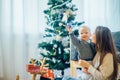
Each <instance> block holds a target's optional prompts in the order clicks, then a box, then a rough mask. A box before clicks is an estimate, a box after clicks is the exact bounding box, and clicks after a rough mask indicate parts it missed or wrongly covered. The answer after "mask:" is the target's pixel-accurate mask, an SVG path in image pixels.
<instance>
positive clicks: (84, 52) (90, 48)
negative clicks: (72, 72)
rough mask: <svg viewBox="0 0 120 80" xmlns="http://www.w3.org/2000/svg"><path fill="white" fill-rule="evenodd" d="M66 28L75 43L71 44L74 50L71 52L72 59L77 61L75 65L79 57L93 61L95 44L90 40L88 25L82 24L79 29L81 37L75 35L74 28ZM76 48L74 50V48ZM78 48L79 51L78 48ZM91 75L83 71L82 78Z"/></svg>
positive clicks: (85, 78)
mask: <svg viewBox="0 0 120 80" xmlns="http://www.w3.org/2000/svg"><path fill="white" fill-rule="evenodd" d="M66 29H67V30H68V31H69V35H70V39H71V42H72V44H73V45H74V46H75V47H73V45H72V46H71V48H72V50H71V51H72V52H71V60H74V61H76V63H75V65H76V64H77V63H78V58H79V59H83V60H87V61H92V60H93V58H94V55H95V48H94V44H93V43H92V42H91V41H90V36H91V33H90V29H89V28H88V27H87V26H82V27H80V29H79V39H78V38H77V37H75V35H74V34H73V33H72V28H71V27H69V26H67V27H66ZM73 48H74V50H73ZM75 49H77V52H78V53H77V52H76V50H75ZM78 55H79V57H78ZM79 73H80V72H79ZM88 77H89V76H87V75H86V74H84V73H82V74H81V78H82V79H83V80H87V78H88Z"/></svg>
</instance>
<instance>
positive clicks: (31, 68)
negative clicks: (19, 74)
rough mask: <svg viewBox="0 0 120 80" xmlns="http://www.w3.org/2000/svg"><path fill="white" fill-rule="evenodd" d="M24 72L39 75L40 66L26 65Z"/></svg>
mask: <svg viewBox="0 0 120 80" xmlns="http://www.w3.org/2000/svg"><path fill="white" fill-rule="evenodd" d="M26 71H27V72H30V73H32V74H34V73H40V66H39V65H33V64H27V65H26Z"/></svg>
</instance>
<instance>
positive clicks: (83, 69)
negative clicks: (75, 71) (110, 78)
mask: <svg viewBox="0 0 120 80" xmlns="http://www.w3.org/2000/svg"><path fill="white" fill-rule="evenodd" d="M82 71H83V72H84V73H86V74H88V75H89V74H90V73H89V72H88V68H82Z"/></svg>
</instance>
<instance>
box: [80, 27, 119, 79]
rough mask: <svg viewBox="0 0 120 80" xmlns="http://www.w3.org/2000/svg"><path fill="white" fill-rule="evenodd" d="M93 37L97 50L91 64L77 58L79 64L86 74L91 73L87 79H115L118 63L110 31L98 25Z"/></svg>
mask: <svg viewBox="0 0 120 80" xmlns="http://www.w3.org/2000/svg"><path fill="white" fill-rule="evenodd" d="M93 38H94V39H93V40H94V41H93V42H94V43H95V45H96V51H97V53H96V55H95V57H94V60H93V64H92V65H91V64H90V63H88V62H87V61H85V60H79V65H80V66H82V67H84V72H85V73H86V74H90V75H91V77H90V79H89V80H117V73H118V63H117V58H116V48H115V45H114V42H113V39H112V35H111V31H110V30H109V29H108V28H107V27H103V26H98V27H97V28H96V30H95V33H94V35H93Z"/></svg>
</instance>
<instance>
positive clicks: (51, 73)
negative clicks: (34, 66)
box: [42, 67, 54, 79]
mask: <svg viewBox="0 0 120 80" xmlns="http://www.w3.org/2000/svg"><path fill="white" fill-rule="evenodd" d="M43 71H45V72H46V73H45V74H43V75H42V77H45V78H50V79H54V71H53V70H50V69H48V68H45V67H44V68H43Z"/></svg>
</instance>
